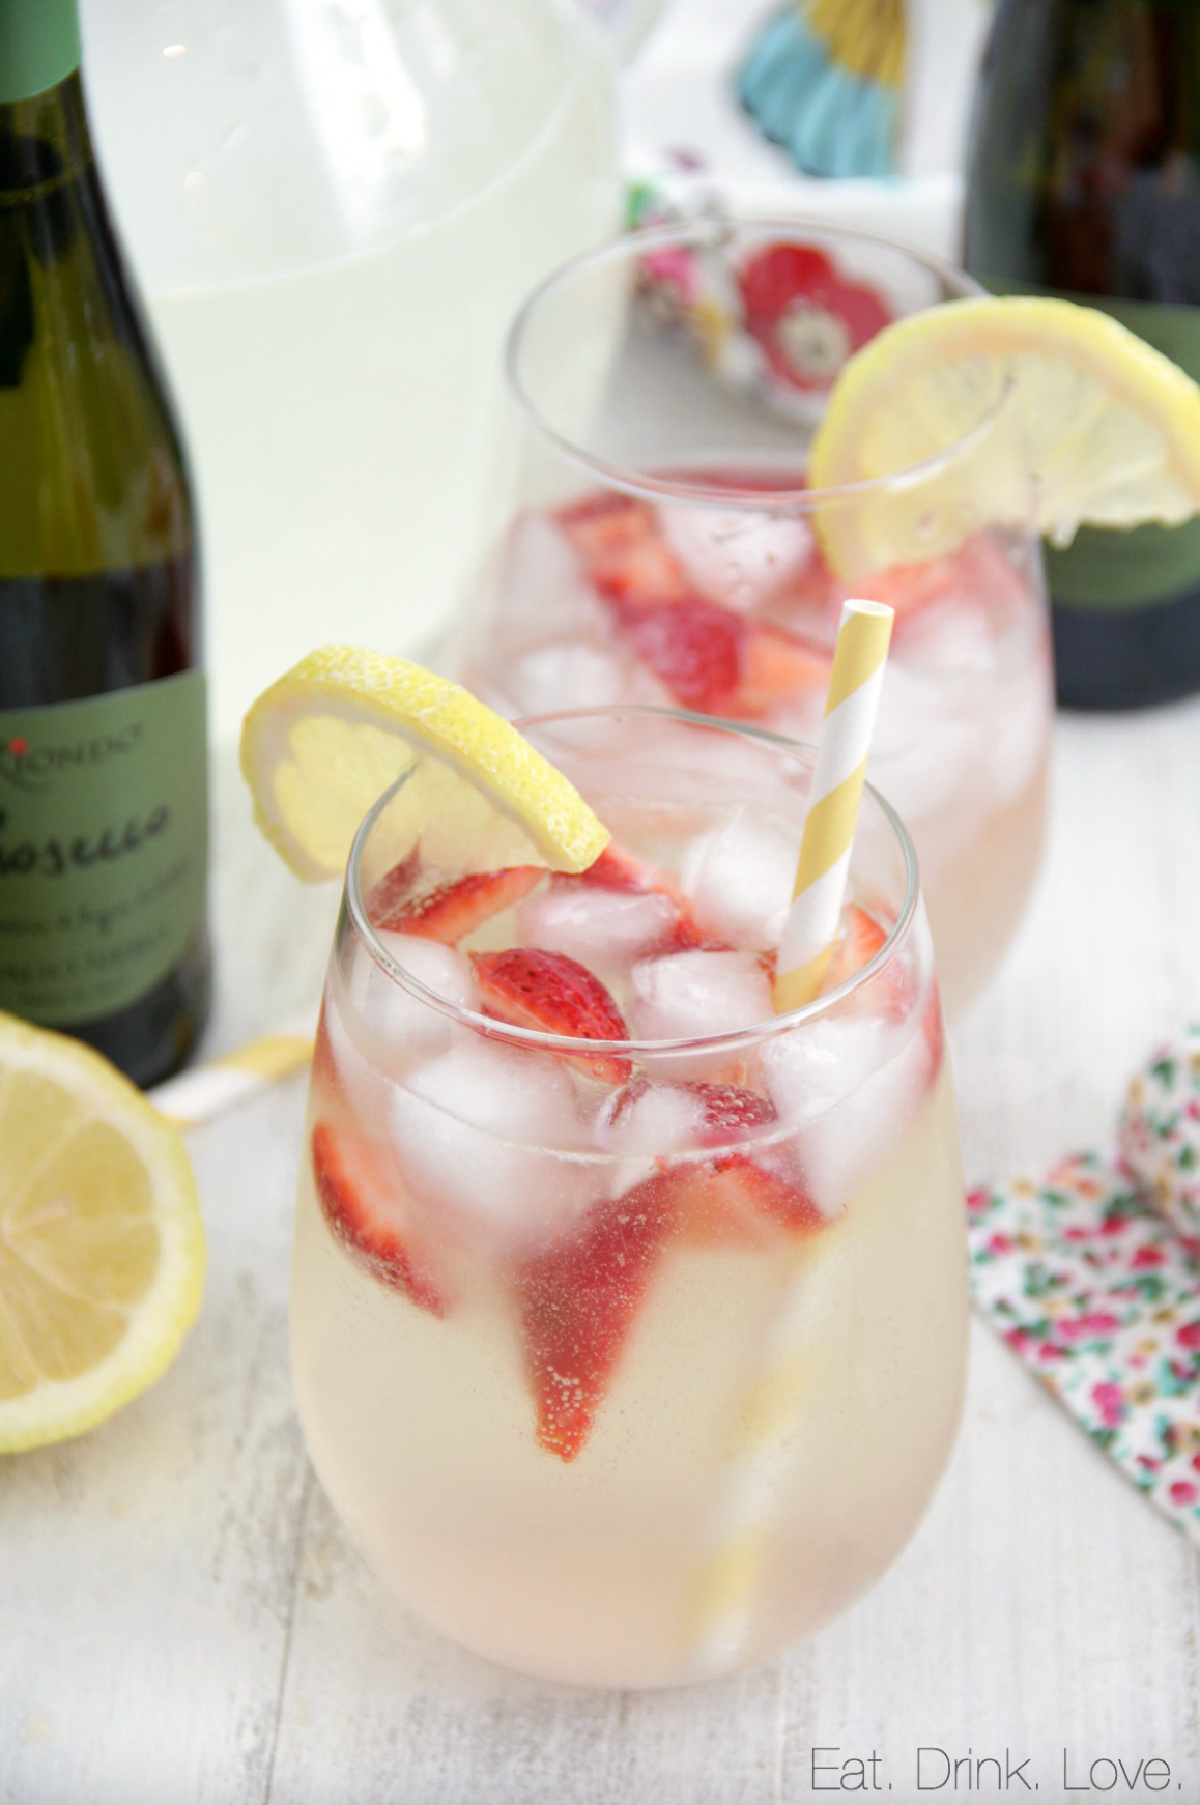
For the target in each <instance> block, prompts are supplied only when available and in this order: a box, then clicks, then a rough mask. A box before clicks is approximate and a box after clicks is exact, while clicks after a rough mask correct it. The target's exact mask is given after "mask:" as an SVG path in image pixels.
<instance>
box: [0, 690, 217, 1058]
mask: <svg viewBox="0 0 1200 1805" xmlns="http://www.w3.org/2000/svg"><path fill="white" fill-rule="evenodd" d="M207 866H208V784H207V769H206V752H205V690H204V678H203V675H202V674H201V673H200V672H199V671H185V672H183V673H182V674H180V675H179V676H176V677H166V678H162V679H160V680H159V681H158V682H155V683H143V684H139V685H137V686H136V687H135V688H132V689H123V690H117V691H115V692H113V693H112V694H107V695H102V696H90V697H88V698H87V700H86V701H82V702H60V703H56V704H54V705H53V706H51V707H47V708H24V709H0V1009H7V1010H10V1011H11V1012H12V1013H13V1014H15V1015H22V1016H25V1017H26V1018H27V1019H29V1020H30V1021H36V1022H43V1023H45V1024H47V1025H48V1026H51V1027H53V1026H55V1025H74V1024H80V1025H82V1024H84V1023H86V1022H91V1021H95V1020H98V1019H99V1018H100V1017H102V1016H106V1015H111V1014H113V1013H114V1011H116V1010H118V1009H122V1008H125V1007H126V1006H127V1005H128V1004H130V1003H134V1002H136V1001H137V999H138V998H139V997H141V996H144V995H145V993H146V992H147V991H148V990H150V989H152V988H153V986H154V985H155V984H157V983H158V982H159V981H160V980H161V979H163V978H165V977H166V976H167V974H168V972H170V971H171V970H172V968H173V967H174V966H175V965H176V964H178V962H179V960H180V958H181V957H182V955H183V953H184V951H185V950H186V948H187V947H188V945H189V943H190V942H191V941H192V940H193V939H194V938H195V936H196V934H197V932H198V930H199V929H200V927H201V924H202V921H203V916H204V907H205V891H206V878H207Z"/></svg>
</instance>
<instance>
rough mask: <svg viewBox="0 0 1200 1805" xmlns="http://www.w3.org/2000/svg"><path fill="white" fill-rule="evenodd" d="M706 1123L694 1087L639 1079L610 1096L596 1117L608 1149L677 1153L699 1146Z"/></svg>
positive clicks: (598, 1133) (599, 1137)
mask: <svg viewBox="0 0 1200 1805" xmlns="http://www.w3.org/2000/svg"><path fill="white" fill-rule="evenodd" d="M704 1124H705V1112H704V1104H703V1102H702V1100H701V1098H700V1097H699V1096H698V1095H697V1094H696V1092H695V1091H692V1090H688V1089H687V1088H686V1087H685V1086H683V1085H679V1084H647V1083H645V1082H644V1081H642V1080H640V1079H639V1080H636V1081H635V1082H634V1083H633V1084H630V1085H626V1086H625V1087H624V1088H623V1089H622V1090H619V1091H614V1092H613V1093H612V1095H611V1096H610V1097H609V1098H608V1099H607V1101H606V1102H605V1104H604V1105H603V1107H602V1108H601V1110H600V1113H599V1115H598V1116H597V1118H596V1139H597V1141H598V1142H599V1144H600V1146H601V1147H602V1148H603V1149H604V1151H605V1152H606V1153H622V1154H627V1153H655V1154H657V1153H675V1152H677V1151H678V1150H679V1149H680V1148H683V1147H698V1146H700V1145H701V1136H702V1134H703V1130H704Z"/></svg>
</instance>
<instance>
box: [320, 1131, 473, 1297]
mask: <svg viewBox="0 0 1200 1805" xmlns="http://www.w3.org/2000/svg"><path fill="white" fill-rule="evenodd" d="M312 1168H313V1181H314V1183H315V1185H316V1191H317V1197H318V1199H319V1201H320V1204H321V1209H322V1211H323V1212H324V1215H325V1220H326V1221H327V1222H328V1224H329V1226H330V1228H331V1229H332V1230H333V1232H334V1234H335V1235H336V1236H337V1237H338V1239H339V1240H340V1241H341V1242H342V1244H343V1245H344V1246H345V1247H347V1248H348V1249H349V1250H350V1251H351V1252H352V1253H353V1254H354V1255H355V1256H356V1257H357V1258H359V1259H361V1260H362V1261H364V1262H365V1264H366V1265H367V1266H368V1267H369V1269H370V1271H371V1272H372V1273H373V1274H374V1276H375V1277H376V1278H377V1279H379V1280H381V1281H382V1283H383V1284H385V1285H390V1286H391V1288H392V1289H393V1290H394V1291H399V1292H402V1293H403V1295H404V1296H405V1297H407V1298H408V1300H409V1302H410V1303H414V1304H416V1305H417V1307H418V1309H421V1310H428V1311H429V1313H430V1315H431V1316H445V1315H446V1313H447V1310H448V1307H449V1306H448V1304H447V1300H446V1298H445V1296H444V1295H443V1292H442V1290H441V1288H440V1287H439V1286H438V1285H437V1283H436V1282H435V1280H434V1279H433V1277H432V1276H431V1274H430V1273H429V1272H428V1270H426V1268H425V1266H424V1265H423V1264H422V1263H421V1262H420V1261H419V1260H418V1259H417V1258H416V1256H415V1255H414V1254H413V1251H412V1249H411V1247H410V1245H409V1242H408V1238H407V1237H406V1235H405V1234H404V1233H403V1231H402V1229H401V1227H400V1224H399V1222H398V1220H397V1217H398V1215H399V1211H398V1207H397V1199H396V1191H395V1186H394V1184H390V1183H389V1182H388V1178H387V1175H386V1174H385V1173H384V1172H382V1171H381V1170H380V1169H379V1160H378V1158H377V1157H376V1156H375V1154H374V1153H373V1152H372V1150H371V1148H370V1147H368V1146H366V1145H365V1144H364V1143H363V1142H361V1141H359V1140H358V1139H357V1138H356V1137H355V1136H353V1135H352V1134H350V1133H348V1132H347V1131H346V1130H345V1129H342V1128H335V1127H334V1126H333V1124H332V1123H331V1122H328V1121H320V1122H317V1123H316V1124H315V1125H314V1127H313V1131H312Z"/></svg>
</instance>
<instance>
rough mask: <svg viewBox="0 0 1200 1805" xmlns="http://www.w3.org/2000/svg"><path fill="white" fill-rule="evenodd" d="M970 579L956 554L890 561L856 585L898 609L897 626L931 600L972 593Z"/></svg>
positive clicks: (863, 594)
mask: <svg viewBox="0 0 1200 1805" xmlns="http://www.w3.org/2000/svg"><path fill="white" fill-rule="evenodd" d="M969 585H970V579H969V578H967V577H966V576H965V574H964V572H963V570H962V568H961V567H960V565H959V563H958V561H957V558H956V557H942V558H927V559H925V560H924V562H922V563H920V564H889V565H888V567H887V569H886V570H877V571H875V572H874V574H873V575H872V576H869V577H863V578H862V579H861V580H860V581H859V582H858V583H856V584H855V587H854V593H855V595H856V596H861V597H863V599H864V600H866V601H869V602H886V603H887V605H888V607H889V608H892V609H894V610H895V614H896V626H897V628H898V629H899V630H903V625H904V621H905V619H906V618H911V616H912V615H914V614H918V613H919V612H920V611H921V609H923V608H927V607H928V606H929V605H930V603H931V602H940V601H943V600H944V599H945V598H946V597H952V596H954V595H961V594H962V593H963V591H964V589H967V590H968V592H969Z"/></svg>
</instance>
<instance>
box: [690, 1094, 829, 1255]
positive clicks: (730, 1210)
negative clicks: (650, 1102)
mask: <svg viewBox="0 0 1200 1805" xmlns="http://www.w3.org/2000/svg"><path fill="white" fill-rule="evenodd" d="M681 1088H682V1089H683V1090H685V1091H687V1093H688V1094H689V1095H690V1096H692V1097H694V1098H695V1099H696V1100H697V1102H698V1103H699V1104H700V1107H701V1109H702V1111H703V1127H702V1129H701V1131H700V1135H699V1137H698V1138H699V1140H700V1142H701V1144H702V1145H703V1144H707V1145H709V1146H713V1147H718V1146H725V1147H728V1148H729V1150H728V1151H726V1152H721V1153H717V1154H715V1155H714V1157H713V1158H712V1159H710V1160H706V1161H704V1162H702V1163H695V1164H693V1165H691V1166H690V1167H681V1168H679V1169H678V1170H680V1172H681V1173H684V1174H686V1178H687V1200H686V1205H685V1208H686V1216H687V1232H688V1235H689V1238H690V1239H692V1240H700V1241H730V1240H733V1241H738V1242H740V1243H743V1244H746V1245H749V1246H758V1245H761V1244H763V1243H764V1242H766V1241H770V1240H774V1239H776V1238H777V1237H778V1236H779V1235H780V1234H787V1235H799V1234H811V1233H812V1232H813V1230H815V1229H818V1228H820V1227H822V1226H823V1224H824V1220H825V1218H824V1217H823V1216H822V1214H821V1212H820V1210H819V1209H818V1208H817V1206H816V1204H815V1203H814V1202H813V1201H812V1199H811V1198H810V1197H809V1196H808V1194H807V1192H806V1191H805V1189H804V1187H803V1185H802V1184H801V1183H800V1182H799V1181H798V1179H796V1178H795V1177H794V1176H785V1175H784V1173H783V1172H782V1171H781V1170H780V1169H779V1167H780V1165H781V1156H780V1153H779V1151H778V1150H777V1149H763V1150H761V1151H760V1152H759V1154H758V1157H757V1158H755V1155H754V1150H753V1149H752V1148H743V1147H738V1146H736V1145H734V1146H729V1143H731V1142H736V1141H737V1140H738V1138H739V1137H741V1136H745V1135H752V1134H753V1133H754V1131H755V1130H756V1129H763V1128H769V1127H770V1126H771V1125H772V1124H773V1123H775V1122H777V1121H778V1116H777V1114H776V1111H775V1106H774V1104H773V1103H771V1102H770V1100H769V1099H768V1098H766V1097H764V1096H762V1095H761V1093H760V1092H758V1091H752V1090H747V1089H746V1088H745V1086H743V1085H738V1084H688V1085H684V1086H682V1087H681Z"/></svg>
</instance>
